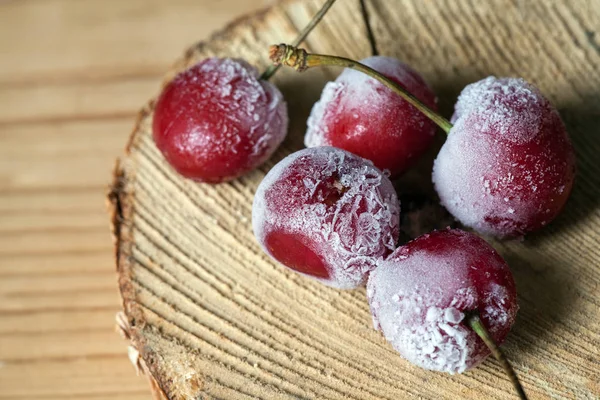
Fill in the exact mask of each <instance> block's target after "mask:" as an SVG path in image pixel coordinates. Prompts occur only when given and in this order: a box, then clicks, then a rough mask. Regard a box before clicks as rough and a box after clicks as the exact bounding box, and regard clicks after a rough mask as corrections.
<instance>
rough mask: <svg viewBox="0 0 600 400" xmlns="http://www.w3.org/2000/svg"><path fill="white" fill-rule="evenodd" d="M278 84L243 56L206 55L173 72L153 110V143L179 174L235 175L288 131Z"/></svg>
mask: <svg viewBox="0 0 600 400" xmlns="http://www.w3.org/2000/svg"><path fill="white" fill-rule="evenodd" d="M287 125H288V116H287V108H286V104H285V102H284V100H283V96H282V94H281V92H280V91H279V89H277V87H275V86H274V85H273V84H272V83H269V82H267V81H266V80H260V79H259V78H258V72H257V71H256V69H255V68H253V67H252V66H250V65H249V64H248V63H246V62H245V61H243V60H237V59H230V58H209V59H206V60H203V61H201V62H200V63H198V64H196V65H194V66H192V67H190V68H189V69H187V70H185V71H183V72H181V73H180V74H179V75H177V76H176V77H175V78H174V79H173V80H172V81H171V82H169V83H168V84H167V86H166V87H165V88H164V89H163V91H162V93H161V95H160V97H159V99H158V101H157V103H156V107H155V110H154V121H153V133H154V141H155V142H156V145H157V147H158V148H159V150H160V151H161V152H162V153H163V155H164V156H165V158H166V159H167V161H168V162H169V164H171V166H173V168H175V170H177V172H179V173H180V174H181V175H183V176H185V177H187V178H191V179H194V180H196V181H200V182H210V183H217V182H222V181H227V180H231V179H234V178H236V177H238V176H240V175H242V174H244V173H246V172H248V171H250V170H252V169H254V168H256V167H257V166H259V165H260V164H262V163H263V162H264V161H265V160H267V159H268V158H269V156H270V155H271V154H272V153H273V152H274V151H275V149H277V147H278V146H279V144H280V143H281V142H282V141H283V139H284V138H285V136H286V132H287Z"/></svg>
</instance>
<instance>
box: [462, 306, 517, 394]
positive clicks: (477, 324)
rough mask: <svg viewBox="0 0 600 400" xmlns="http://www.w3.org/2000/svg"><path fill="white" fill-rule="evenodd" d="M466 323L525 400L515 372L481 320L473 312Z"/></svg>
mask: <svg viewBox="0 0 600 400" xmlns="http://www.w3.org/2000/svg"><path fill="white" fill-rule="evenodd" d="M467 323H468V324H469V326H470V327H471V329H473V331H475V333H476V334H477V336H479V337H480V338H481V340H483V342H484V343H485V345H486V346H487V347H488V348H489V349H490V351H491V352H492V354H493V355H494V357H495V358H496V360H498V362H499V363H500V364H502V368H504V371H505V372H506V374H507V375H508V378H509V379H510V381H511V382H512V384H513V386H514V387H515V390H516V391H517V394H518V395H519V399H521V400H527V395H526V394H525V391H524V390H523V386H521V382H519V378H518V377H517V374H516V373H515V370H514V369H513V368H512V366H511V365H510V363H509V362H508V359H507V358H506V355H504V353H503V352H502V350H500V347H498V345H497V344H496V342H495V341H494V339H493V338H492V336H491V335H490V332H489V331H488V330H487V328H486V327H485V325H484V324H483V322H482V321H481V318H479V314H478V313H477V312H474V313H472V314H471V315H469V316H467Z"/></svg>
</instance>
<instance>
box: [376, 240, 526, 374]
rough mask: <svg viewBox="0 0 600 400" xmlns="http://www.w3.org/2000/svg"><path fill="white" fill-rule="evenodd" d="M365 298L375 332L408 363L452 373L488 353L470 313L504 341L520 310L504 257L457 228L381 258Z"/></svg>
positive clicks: (495, 338) (473, 363) (494, 337)
mask: <svg viewBox="0 0 600 400" xmlns="http://www.w3.org/2000/svg"><path fill="white" fill-rule="evenodd" d="M367 296H368V301H369V305H370V308H371V312H372V315H373V321H374V324H375V327H376V328H378V329H379V330H381V332H383V334H384V336H385V338H386V339H387V340H388V341H389V342H390V343H391V344H392V346H393V347H394V348H395V349H396V350H397V351H398V352H399V353H400V354H401V355H402V356H403V357H404V358H406V359H407V360H408V361H410V362H411V363H413V364H415V365H417V366H419V367H422V368H426V369H429V370H435V371H444V372H449V373H456V372H459V373H460V372H463V371H465V370H467V369H469V368H472V367H474V366H475V365H477V364H478V363H479V362H481V361H482V360H483V359H484V358H485V357H486V356H488V355H489V354H490V351H489V350H488V348H487V347H486V344H485V343H484V342H483V341H482V340H481V339H480V338H479V337H478V334H476V333H475V331H474V330H473V329H472V327H471V326H470V325H469V323H468V322H467V320H468V319H469V318H471V317H470V316H471V315H477V317H478V318H480V321H482V322H483V324H484V325H485V327H487V330H488V331H489V334H490V335H491V337H492V338H493V339H494V340H495V342H496V343H501V342H502V341H503V340H504V338H505V337H506V335H507V334H508V332H509V330H510V328H511V326H512V324H513V322H514V321H515V316H516V314H517V308H518V307H517V296H516V290H515V284H514V281H513V278H512V275H511V272H510V270H509V268H508V265H507V264H506V262H505V261H504V260H503V259H502V257H501V256H500V255H499V254H498V253H497V252H496V251H495V250H494V249H493V248H492V247H491V246H490V245H489V244H487V243H486V242H485V241H484V240H483V239H481V238H480V237H478V236H476V235H474V234H472V233H468V232H464V231H461V230H451V229H447V230H442V231H434V232H432V233H430V234H426V235H423V236H420V237H418V238H417V239H415V240H413V241H411V242H408V243H407V244H406V245H404V246H401V247H399V248H398V249H396V251H394V253H393V254H392V255H391V256H389V257H388V258H387V259H386V260H384V261H379V262H378V263H377V268H376V269H375V270H374V271H373V272H372V273H371V274H370V276H369V281H368V283H367Z"/></svg>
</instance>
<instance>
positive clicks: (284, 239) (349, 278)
mask: <svg viewBox="0 0 600 400" xmlns="http://www.w3.org/2000/svg"><path fill="white" fill-rule="evenodd" d="M399 213H400V204H399V202H398V199H397V197H396V192H395V191H394V188H393V186H392V184H391V182H390V180H389V179H388V178H387V177H386V176H385V175H383V174H382V173H381V171H379V170H378V169H377V168H375V167H374V166H373V164H372V163H371V162H370V161H368V160H365V159H363V158H360V157H358V156H356V155H354V154H351V153H348V152H346V151H344V150H340V149H337V148H333V147H314V148H309V149H304V150H301V151H298V152H296V153H293V154H291V155H289V156H288V157H286V158H285V159H283V160H282V161H281V162H279V163H278V164H277V165H275V167H273V169H271V171H270V172H269V173H268V174H267V176H266V177H265V178H264V180H263V181H262V182H261V184H260V186H259V187H258V190H257V192H256V195H255V196H254V205H253V208H252V225H253V228H254V234H255V236H256V239H257V240H258V242H259V243H260V245H261V246H262V247H263V249H264V250H265V252H266V253H267V254H269V255H270V256H271V257H273V258H274V259H275V260H276V261H278V262H279V263H281V264H283V265H284V266H286V267H288V268H290V269H293V270H295V271H297V272H300V273H302V274H304V275H307V276H310V277H313V278H316V279H318V280H319V281H321V282H323V283H325V284H327V285H329V286H332V287H336V288H340V289H351V288H355V287H357V286H359V285H361V284H363V283H364V282H365V281H366V277H367V274H368V273H369V272H370V271H371V270H372V269H373V268H374V266H375V261H376V260H377V259H379V258H382V257H384V256H386V255H388V254H390V253H391V252H392V251H393V250H394V248H395V244H396V241H397V240H398V220H399Z"/></svg>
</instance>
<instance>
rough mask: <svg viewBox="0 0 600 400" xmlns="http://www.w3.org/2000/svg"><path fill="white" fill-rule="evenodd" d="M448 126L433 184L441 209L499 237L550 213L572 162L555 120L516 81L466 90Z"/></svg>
mask: <svg viewBox="0 0 600 400" xmlns="http://www.w3.org/2000/svg"><path fill="white" fill-rule="evenodd" d="M452 122H453V123H454V127H453V128H452V130H451V132H450V134H449V135H448V138H447V139H446V142H445V143H444V145H443V147H442V149H441V150H440V152H439V154H438V157H437V158H436V160H435V162H434V167H433V176H432V179H433V183H434V185H435V188H436V191H437V192H438V195H439V196H440V199H441V202H442V205H443V206H444V207H446V209H448V211H450V213H452V215H454V217H455V218H457V219H458V220H460V221H461V222H462V223H463V224H464V225H466V226H469V227H472V228H474V229H475V230H477V231H478V232H480V233H484V234H489V235H494V236H498V237H504V236H514V235H515V234H517V235H522V234H524V233H526V232H527V231H528V230H530V229H531V226H532V224H533V223H534V222H532V221H535V220H537V219H539V216H540V215H542V214H544V213H545V212H546V211H545V210H546V209H547V208H549V206H554V205H552V204H550V203H552V202H553V201H554V200H553V199H554V198H556V197H557V196H559V195H560V194H561V189H560V187H563V188H564V186H569V187H570V185H571V183H572V182H571V180H570V175H569V173H570V167H569V163H571V164H572V163H573V160H572V159H569V155H568V154H569V153H568V152H569V151H570V144H569V141H568V138H567V137H566V135H565V133H564V128H563V125H562V122H561V121H560V117H559V116H558V114H557V113H556V111H555V110H554V109H553V108H552V106H551V105H550V104H549V103H548V101H547V100H546V99H545V98H544V97H543V96H542V95H541V93H540V92H539V91H538V90H537V89H536V88H535V87H533V86H531V85H529V84H528V83H526V82H525V81H523V80H522V79H511V78H503V79H498V78H495V77H489V78H486V79H484V80H482V81H480V82H476V83H474V84H471V85H469V86H467V87H466V88H465V89H464V90H463V92H462V93H461V95H460V97H459V99H458V102H457V103H456V106H455V113H454V116H453V118H452ZM561 129H562V131H561ZM551 141H554V142H556V141H559V145H558V146H556V145H552V146H550V145H549V144H548V143H550V142H551ZM560 143H564V146H562V145H560ZM525 146H527V147H525ZM565 171H567V172H565ZM540 204H542V205H543V207H540ZM552 208H553V209H554V211H553V212H555V213H557V212H558V210H556V208H555V207H552ZM548 213H550V211H548ZM542 219H544V218H542ZM547 219H551V218H550V216H549V217H548V218H547Z"/></svg>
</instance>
